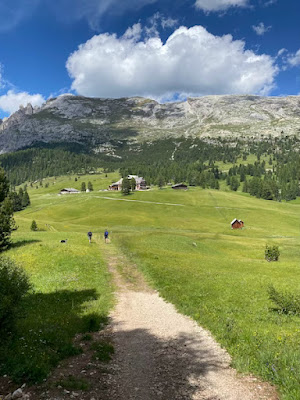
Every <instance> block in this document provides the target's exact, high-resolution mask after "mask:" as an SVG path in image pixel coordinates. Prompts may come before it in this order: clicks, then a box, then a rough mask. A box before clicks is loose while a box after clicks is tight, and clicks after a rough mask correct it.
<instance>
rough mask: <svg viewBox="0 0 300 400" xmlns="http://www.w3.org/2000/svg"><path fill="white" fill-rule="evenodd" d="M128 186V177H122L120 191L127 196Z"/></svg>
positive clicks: (129, 186)
mask: <svg viewBox="0 0 300 400" xmlns="http://www.w3.org/2000/svg"><path fill="white" fill-rule="evenodd" d="M130 188H131V185H130V181H129V179H128V178H123V181H122V193H123V194H124V195H125V196H128V195H129V193H130Z"/></svg>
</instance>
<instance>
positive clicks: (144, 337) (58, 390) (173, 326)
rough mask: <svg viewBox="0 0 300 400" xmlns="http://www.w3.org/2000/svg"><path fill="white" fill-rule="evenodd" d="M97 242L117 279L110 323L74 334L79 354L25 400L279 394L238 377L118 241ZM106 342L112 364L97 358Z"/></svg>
mask: <svg viewBox="0 0 300 400" xmlns="http://www.w3.org/2000/svg"><path fill="white" fill-rule="evenodd" d="M97 242H98V241H97ZM95 245H96V243H95ZM97 245H99V246H100V251H101V253H102V255H103V256H104V257H105V258H106V261H107V264H108V266H109V269H110V272H111V273H112V275H113V278H114V285H115V291H116V301H117V302H116V306H115V309H114V311H113V312H112V313H111V316H110V324H109V325H108V326H107V328H105V329H104V330H102V331H100V332H95V333H93V334H91V335H90V336H91V338H90V341H87V340H86V339H84V336H86V335H82V334H81V335H77V336H76V338H75V341H74V344H75V345H76V346H80V347H81V348H82V354H80V355H78V356H75V357H71V358H69V359H66V360H64V361H62V362H61V363H60V365H59V366H58V367H57V368H56V369H55V370H54V371H53V373H52V374H51V376H50V377H49V378H48V379H47V380H46V381H45V382H44V383H43V384H41V385H38V386H34V387H29V388H27V387H25V389H23V391H24V392H25V393H26V395H25V396H24V397H22V398H21V399H20V400H65V399H80V400H278V396H277V394H276V391H275V389H274V388H273V387H272V386H270V385H269V384H267V383H263V382H260V381H259V380H258V379H256V378H254V377H249V376H248V377H241V376H238V375H237V373H236V372H235V371H234V370H233V369H232V368H230V366H229V365H230V357H229V355H228V354H227V353H226V352H225V351H224V350H222V349H221V348H220V346H219V345H218V344H217V343H216V342H215V341H214V340H213V338H212V337H211V335H210V334H209V333H208V332H207V331H205V330H204V329H202V328H201V327H199V326H198V325H197V324H196V323H195V322H194V321H193V320H191V319H190V318H188V317H185V316H183V315H181V314H179V313H178V312H177V311H176V309H175V307H174V306H173V305H171V304H169V303H166V302H165V301H164V300H163V299H162V298H161V297H159V295H158V293H157V292H156V291H154V290H152V289H150V288H149V286H148V285H147V284H146V283H145V280H144V278H143V276H142V274H141V273H139V272H138V270H137V269H136V267H135V265H133V264H132V263H131V262H130V261H129V260H128V259H127V258H126V257H125V256H124V255H123V254H121V253H120V251H119V250H117V249H116V248H115V246H114V244H113V243H109V244H104V243H103V241H100V242H98V244H97ZM103 342H105V343H110V342H111V343H113V346H114V351H115V353H114V355H113V357H112V360H111V361H109V362H103V361H100V359H99V358H95V350H93V345H94V344H97V343H103ZM70 379H71V381H70ZM66 382H68V385H67V384H66ZM0 383H1V382H0ZM82 383H84V384H85V385H86V387H85V388H83V387H81V385H82ZM8 384H9V382H8ZM9 388H10V391H12V390H15V389H16V388H13V387H10V386H9V385H8V386H7V388H6V389H7V390H6V392H8V391H9V390H8V389H9ZM3 393H5V391H3Z"/></svg>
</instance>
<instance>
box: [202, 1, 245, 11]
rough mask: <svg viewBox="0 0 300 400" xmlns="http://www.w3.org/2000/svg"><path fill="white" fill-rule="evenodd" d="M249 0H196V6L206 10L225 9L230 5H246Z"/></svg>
mask: <svg viewBox="0 0 300 400" xmlns="http://www.w3.org/2000/svg"><path fill="white" fill-rule="evenodd" d="M247 5H248V0H196V3H195V6H196V8H199V9H201V10H203V11H204V12H207V13H209V12H216V11H225V10H227V9H228V8H230V7H246V6H247Z"/></svg>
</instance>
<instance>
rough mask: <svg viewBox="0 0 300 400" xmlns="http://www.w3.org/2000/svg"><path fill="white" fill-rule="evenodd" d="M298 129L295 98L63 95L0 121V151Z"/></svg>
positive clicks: (299, 103) (299, 111)
mask: <svg viewBox="0 0 300 400" xmlns="http://www.w3.org/2000/svg"><path fill="white" fill-rule="evenodd" d="M282 131H284V133H285V134H286V135H292V134H298V133H299V132H300V97H299V96H291V97H286V98H282V97H280V98H276V97H259V96H206V97H199V98H189V99H187V100H186V101H185V102H179V103H166V104H159V103H157V102H156V101H154V100H150V99H145V98H142V97H133V98H121V99H99V98H87V97H83V96H71V95H63V96H59V97H57V98H53V99H50V100H48V101H47V102H46V103H45V104H44V105H43V106H42V107H41V108H33V107H32V106H31V104H28V105H27V106H26V107H22V108H20V109H19V110H18V111H17V112H15V113H14V114H13V115H11V116H10V118H8V119H6V120H5V121H1V120H0V153H7V152H12V151H16V150H19V149H21V148H24V147H28V146H31V145H33V144H34V143H35V142H44V143H59V142H71V143H79V144H85V145H88V146H90V147H92V148H94V149H95V150H96V149H97V148H98V147H99V146H103V145H107V144H109V143H110V142H111V141H112V140H123V139H128V140H134V141H145V140H147V141H151V140H155V139H158V138H164V137H170V136H172V137H179V136H194V137H196V136H197V137H199V136H206V137H210V136H236V137H239V136H246V135H247V136H249V135H250V136H260V135H279V134H280V133H281V132H282Z"/></svg>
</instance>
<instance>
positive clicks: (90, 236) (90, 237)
mask: <svg viewBox="0 0 300 400" xmlns="http://www.w3.org/2000/svg"><path fill="white" fill-rule="evenodd" d="M87 235H88V238H89V242H90V243H92V236H93V234H92V232H91V231H89V232H88V233H87Z"/></svg>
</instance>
